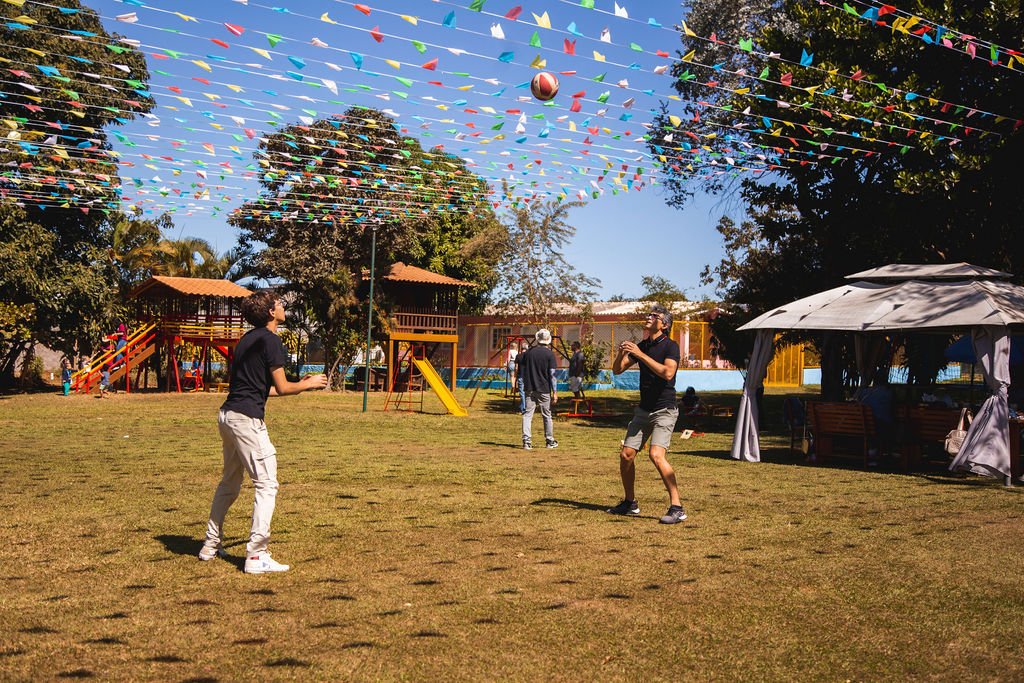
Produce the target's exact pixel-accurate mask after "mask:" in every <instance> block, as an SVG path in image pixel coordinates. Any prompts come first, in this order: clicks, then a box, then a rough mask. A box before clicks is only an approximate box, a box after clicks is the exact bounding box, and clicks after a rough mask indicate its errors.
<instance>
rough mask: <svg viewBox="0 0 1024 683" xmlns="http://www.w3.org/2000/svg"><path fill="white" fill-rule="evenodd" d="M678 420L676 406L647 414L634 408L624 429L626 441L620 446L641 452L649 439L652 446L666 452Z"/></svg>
mask: <svg viewBox="0 0 1024 683" xmlns="http://www.w3.org/2000/svg"><path fill="white" fill-rule="evenodd" d="M678 418H679V408H678V407H676V406H672V407H671V408H659V409H658V410H655V411H653V412H648V411H646V410H644V409H643V408H634V409H633V419H632V420H630V421H629V426H628V427H626V439H625V441H623V442H622V445H623V446H625V447H626V448H632V449H633V450H635V451H637V452H639V451H642V450H643V448H644V444H645V443H647V440H648V439H650V440H651V445H652V446H661V447H662V448H664V449H665V450H668V447H669V445H670V444H671V443H672V432H674V431H675V428H676V420H677V419H678Z"/></svg>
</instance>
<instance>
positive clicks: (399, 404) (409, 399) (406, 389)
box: [384, 345, 426, 412]
mask: <svg viewBox="0 0 1024 683" xmlns="http://www.w3.org/2000/svg"><path fill="white" fill-rule="evenodd" d="M417 354H419V355H418V356H417ZM414 359H418V360H424V359H426V347H425V346H423V345H413V346H412V347H411V348H410V349H409V352H408V354H407V355H406V356H405V357H404V358H401V359H399V361H398V362H397V363H395V367H394V368H392V369H391V377H389V378H388V395H387V397H386V398H385V399H384V410H385V411H387V410H388V409H389V408H391V409H392V410H404V411H408V412H412V411H414V410H418V411H419V412H423V388H424V381H423V373H422V372H420V370H419V368H418V367H417V365H416V363H414V362H413V360H414ZM417 394H418V397H419V398H418V400H419V406H418V407H417V405H416V402H417Z"/></svg>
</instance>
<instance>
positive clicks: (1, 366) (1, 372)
mask: <svg viewBox="0 0 1024 683" xmlns="http://www.w3.org/2000/svg"><path fill="white" fill-rule="evenodd" d="M27 344H28V342H25V341H21V342H13V343H12V344H11V348H10V349H8V350H7V355H6V356H4V359H3V361H2V362H0V387H4V388H8V387H13V386H14V381H15V379H16V378H15V376H14V369H15V367H17V364H18V357H19V356H20V355H21V354H22V352H23V351H24V350H25V346H26V345H27Z"/></svg>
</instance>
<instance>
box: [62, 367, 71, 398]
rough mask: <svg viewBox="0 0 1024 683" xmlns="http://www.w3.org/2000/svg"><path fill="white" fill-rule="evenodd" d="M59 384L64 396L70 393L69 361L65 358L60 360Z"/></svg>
mask: <svg viewBox="0 0 1024 683" xmlns="http://www.w3.org/2000/svg"><path fill="white" fill-rule="evenodd" d="M60 383H61V385H62V386H63V387H64V395H65V396H67V395H68V394H70V393H71V361H69V360H68V359H67V358H61V359H60Z"/></svg>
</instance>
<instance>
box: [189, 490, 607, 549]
mask: <svg viewBox="0 0 1024 683" xmlns="http://www.w3.org/2000/svg"><path fill="white" fill-rule="evenodd" d="M530 505H547V506H551V507H563V508H572V509H574V510H591V511H593V512H601V513H604V512H605V511H606V510H607V509H608V505H607V504H606V503H605V504H601V503H587V502H584V501H582V500H568V499H566V498H540V499H538V500H535V501H533V502H532V503H530ZM197 552H198V551H197Z"/></svg>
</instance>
